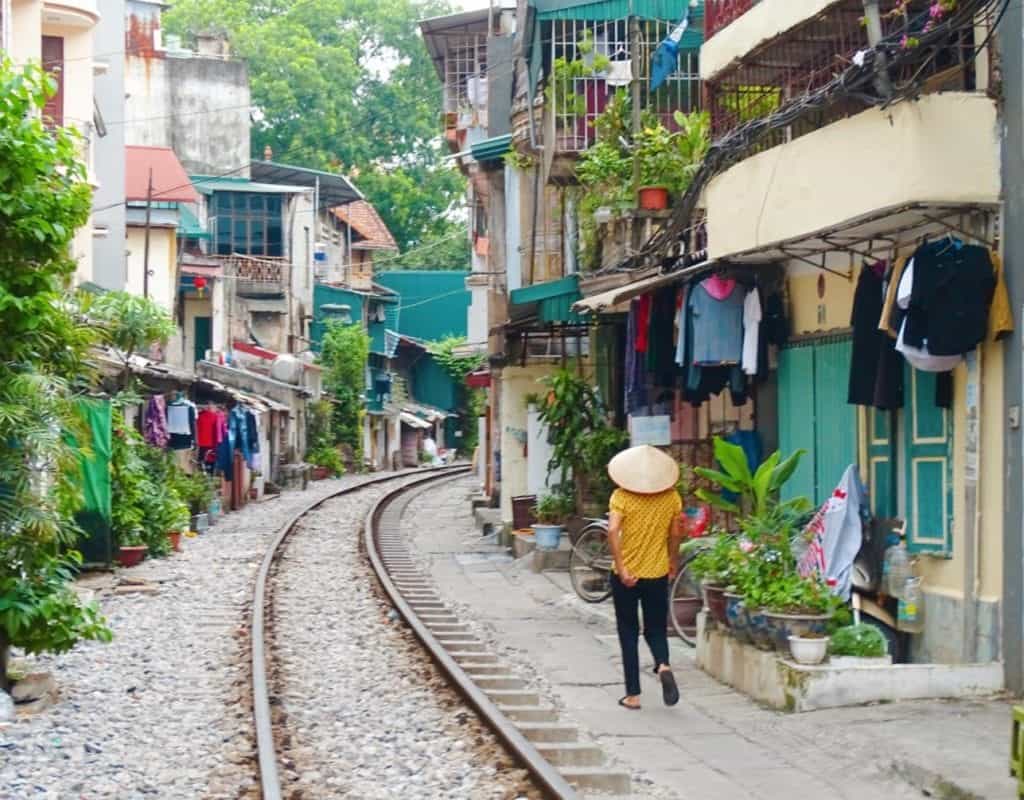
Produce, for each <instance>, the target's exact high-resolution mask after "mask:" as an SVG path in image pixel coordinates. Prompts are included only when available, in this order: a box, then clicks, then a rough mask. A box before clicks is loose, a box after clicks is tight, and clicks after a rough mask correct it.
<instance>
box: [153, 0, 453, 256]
mask: <svg viewBox="0 0 1024 800" xmlns="http://www.w3.org/2000/svg"><path fill="white" fill-rule="evenodd" d="M451 11H452V6H451V5H450V4H449V3H448V2H447V0H271V2H269V3H268V2H255V1H254V0H180V2H175V3H174V5H173V8H172V9H171V10H170V11H169V12H167V14H166V17H165V24H166V26H167V28H168V30H169V31H171V32H174V33H178V34H181V35H183V36H185V37H190V36H194V35H195V34H196V33H199V32H211V31H212V32H219V33H223V34H225V35H226V36H227V37H228V38H229V40H230V42H231V45H232V49H233V52H234V54H235V55H237V56H239V57H241V58H244V59H246V61H247V62H248V65H249V76H250V81H251V86H252V98H253V103H254V105H256V106H258V107H259V109H260V110H261V112H262V119H261V121H260V122H259V123H258V124H257V125H255V126H254V129H253V137H252V148H253V153H255V154H258V155H259V154H262V153H263V151H264V147H265V146H267V145H269V146H270V147H271V148H272V150H273V152H274V158H275V159H276V160H279V161H286V162H288V163H292V164H297V165H300V166H306V167H312V168H316V169H326V170H330V171H337V172H341V173H343V174H346V175H348V176H349V177H350V178H352V179H353V180H354V181H356V182H357V184H358V186H359V188H360V190H361V191H362V192H363V193H364V194H365V195H366V197H367V199H368V200H369V201H370V202H371V203H373V204H374V206H376V208H377V210H378V211H379V212H380V214H381V216H382V217H383V219H384V221H385V223H386V224H387V226H388V228H389V229H390V230H391V233H392V234H393V235H394V237H395V239H396V241H397V242H398V244H399V247H400V248H401V249H402V250H403V251H406V250H410V249H413V248H416V249H418V248H421V247H423V246H424V245H433V244H435V243H438V241H439V240H442V239H445V240H447V239H448V238H449V237H452V234H454V233H456V232H457V231H458V230H459V229H460V228H461V229H463V230H464V227H465V226H464V223H463V222H461V221H460V220H459V219H456V218H454V215H453V214H452V211H453V208H454V207H455V206H456V205H457V204H458V203H459V202H461V198H462V194H463V190H464V186H465V184H464V180H463V178H462V176H461V175H460V174H459V172H458V171H457V170H456V169H454V168H453V167H451V166H448V165H445V164H444V162H443V160H442V155H443V143H442V142H441V139H440V112H441V86H440V84H439V81H438V78H437V74H436V73H435V71H434V68H433V66H432V64H431V61H430V57H429V55H428V53H427V51H426V48H425V47H424V45H423V41H422V40H421V38H420V36H419V33H418V29H417V22H418V21H419V20H421V19H424V18H427V17H433V16H439V15H443V14H448V13H451ZM456 238H457V237H456ZM446 243H447V242H445V243H444V244H438V246H437V248H436V250H437V251H444V255H445V257H447V258H451V257H453V256H461V257H463V258H465V261H464V262H463V263H459V264H452V263H448V264H445V265H444V266H445V268H447V269H452V268H461V267H468V249H467V248H466V247H465V246H463V247H459V248H454V249H451V248H447V247H446ZM434 250H435V248H433V247H431V248H430V249H428V250H425V251H423V255H422V258H420V259H414V260H418V261H421V262H424V263H425V264H430V263H433V259H432V255H433V253H432V251H434ZM414 255H415V254H411V255H410V257H411V258H412V257H413V256H414Z"/></svg>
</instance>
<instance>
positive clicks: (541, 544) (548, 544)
mask: <svg viewBox="0 0 1024 800" xmlns="http://www.w3.org/2000/svg"><path fill="white" fill-rule="evenodd" d="M532 527H533V535H534V539H535V540H536V542H537V549H538V550H557V549H558V545H559V544H560V542H561V540H562V526H561V525H540V524H538V525H533V526H532Z"/></svg>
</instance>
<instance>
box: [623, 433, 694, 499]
mask: <svg viewBox="0 0 1024 800" xmlns="http://www.w3.org/2000/svg"><path fill="white" fill-rule="evenodd" d="M608 475H610V476H611V479H612V480H613V481H615V483H616V484H617V485H619V486H621V487H622V488H623V489H625V490H626V491H627V492H636V493H637V494H658V493H659V492H664V491H667V490H668V489H671V488H672V487H673V486H675V485H676V482H677V481H678V480H679V465H678V464H676V462H675V461H674V460H673V459H672V456H670V455H667V454H666V453H663V452H662V451H661V450H658V449H657V448H655V447H651V446H650V445H649V444H644V445H640V446H639V447H631V448H629V449H628V450H623V451H622V452H621V453H619V454H618V455H617V456H615V458H613V459H612V460H611V461H610V462H608Z"/></svg>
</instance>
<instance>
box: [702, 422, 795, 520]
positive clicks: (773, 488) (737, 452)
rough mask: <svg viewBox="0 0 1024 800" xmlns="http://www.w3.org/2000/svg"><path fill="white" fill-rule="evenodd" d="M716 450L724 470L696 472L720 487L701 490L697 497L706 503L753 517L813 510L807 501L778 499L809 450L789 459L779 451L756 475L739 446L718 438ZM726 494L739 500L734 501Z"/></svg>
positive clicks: (769, 457)
mask: <svg viewBox="0 0 1024 800" xmlns="http://www.w3.org/2000/svg"><path fill="white" fill-rule="evenodd" d="M714 449H715V460H716V461H717V462H718V464H719V466H720V467H721V469H720V470H718V469H707V468H706V467H696V468H695V470H694V471H695V472H696V473H697V475H698V476H699V477H701V478H704V479H706V480H709V481H711V482H712V483H714V484H715V485H716V486H718V487H719V491H709V490H708V489H698V490H697V497H699V498H700V499H701V500H703V501H704V502H705V503H708V504H709V505H712V506H714V507H715V508H719V509H721V510H723V511H727V512H729V513H732V514H751V515H753V516H762V515H764V514H765V513H767V512H768V511H770V510H771V509H773V508H775V507H781V508H782V509H784V510H786V511H791V512H793V513H803V512H805V511H807V510H809V509H810V507H811V502H810V500H808V499H807V498H806V497H797V498H793V499H792V500H787V501H786V502H784V503H780V502H779V499H778V496H779V491H780V490H781V489H782V487H783V486H784V485H785V483H786V481H788V480H789V479H790V478H792V477H793V473H794V472H796V470H797V467H799V466H800V459H801V458H803V456H804V455H805V454H806V451H805V450H797V451H796V452H795V453H793V454H792V455H790V456H789V457H787V458H786V459H783V458H782V454H781V453H780V452H779V451H778V450H776V451H775V452H774V453H772V454H771V455H770V456H768V458H766V459H765V460H764V463H762V464H761V465H760V466H759V467H758V468H757V470H756V471H754V472H753V473H752V472H751V471H750V465H749V464H747V456H746V453H744V452H743V448H742V447H740V446H739V445H735V444H732V443H731V442H727V441H725V439H722V438H721V437H718V436H716V437H715V442H714ZM725 492H729V493H730V494H732V495H734V496H736V498H737V499H736V500H730V499H729V498H728V497H726V496H725V494H724V493H725Z"/></svg>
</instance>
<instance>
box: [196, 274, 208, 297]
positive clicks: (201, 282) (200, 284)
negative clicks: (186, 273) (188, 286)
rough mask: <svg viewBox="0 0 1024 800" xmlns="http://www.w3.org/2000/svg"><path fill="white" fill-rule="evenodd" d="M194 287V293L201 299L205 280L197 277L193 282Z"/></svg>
mask: <svg viewBox="0 0 1024 800" xmlns="http://www.w3.org/2000/svg"><path fill="white" fill-rule="evenodd" d="M194 285H195V287H196V291H197V292H198V293H199V296H200V297H202V296H203V289H205V288H206V278H204V277H202V276H201V275H200V276H198V277H197V278H196V279H195V281H194Z"/></svg>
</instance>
